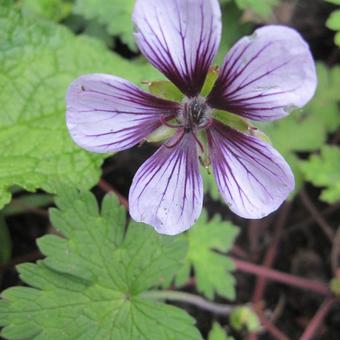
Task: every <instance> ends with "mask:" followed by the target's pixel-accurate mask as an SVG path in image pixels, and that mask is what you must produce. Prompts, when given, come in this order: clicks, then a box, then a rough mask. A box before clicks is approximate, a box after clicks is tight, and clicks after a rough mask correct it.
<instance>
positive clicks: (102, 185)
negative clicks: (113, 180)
mask: <svg viewBox="0 0 340 340" xmlns="http://www.w3.org/2000/svg"><path fill="white" fill-rule="evenodd" d="M98 186H99V188H100V189H102V190H103V191H104V192H113V193H114V194H115V195H116V196H117V197H118V199H119V202H120V204H121V205H123V206H124V207H125V208H126V209H129V202H128V200H127V199H126V198H125V197H124V196H123V195H122V194H120V193H119V192H118V191H117V190H115V189H114V188H113V187H112V186H111V185H110V184H109V183H108V182H106V181H105V180H104V179H101V180H100V181H99V183H98Z"/></svg>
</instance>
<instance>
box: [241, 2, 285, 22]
mask: <svg viewBox="0 0 340 340" xmlns="http://www.w3.org/2000/svg"><path fill="white" fill-rule="evenodd" d="M235 2H236V4H237V6H238V7H239V8H241V9H250V10H252V11H253V12H254V13H256V14H258V15H259V16H261V17H264V18H267V17H269V16H270V14H271V13H272V10H273V7H274V6H276V5H277V4H278V3H279V0H261V1H259V0H235Z"/></svg>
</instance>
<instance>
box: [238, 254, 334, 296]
mask: <svg viewBox="0 0 340 340" xmlns="http://www.w3.org/2000/svg"><path fill="white" fill-rule="evenodd" d="M232 260H233V261H234V263H235V265H236V269H237V270H239V271H242V272H244V273H248V274H253V275H257V276H263V277H266V278H268V279H270V280H273V281H277V282H280V283H283V284H286V285H289V286H292V287H296V288H300V289H303V290H310V291H313V292H315V293H318V294H321V295H329V294H330V290H329V287H328V286H327V285H326V284H324V283H321V282H316V281H311V280H308V279H305V278H303V277H299V276H295V275H291V274H287V273H283V272H280V271H278V270H274V269H269V268H265V267H263V266H259V265H256V264H254V263H250V262H246V261H243V260H239V259H236V258H232Z"/></svg>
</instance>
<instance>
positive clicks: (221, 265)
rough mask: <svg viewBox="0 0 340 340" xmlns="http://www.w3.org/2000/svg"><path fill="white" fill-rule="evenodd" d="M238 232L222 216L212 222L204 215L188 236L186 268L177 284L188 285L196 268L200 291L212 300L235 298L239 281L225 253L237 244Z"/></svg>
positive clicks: (184, 267) (183, 269) (182, 270)
mask: <svg viewBox="0 0 340 340" xmlns="http://www.w3.org/2000/svg"><path fill="white" fill-rule="evenodd" d="M238 232H239V230H238V228H237V227H235V226H234V225H232V224H231V223H230V222H223V221H222V220H221V218H220V217H219V216H215V217H214V218H213V219H212V220H210V221H208V219H207V214H206V213H204V212H203V213H202V215H201V217H200V218H199V220H198V221H197V223H196V224H195V226H194V227H193V228H191V229H190V230H189V231H188V232H187V233H186V235H185V237H186V238H187V239H188V242H189V250H188V253H187V256H186V258H185V262H184V265H183V266H182V268H181V269H180V270H179V271H178V272H177V275H176V280H175V281H176V285H178V286H180V285H183V284H184V283H186V282H187V281H188V279H189V276H190V270H191V268H193V270H194V272H195V279H196V287H197V289H198V291H199V292H201V293H202V294H204V295H205V296H206V297H208V298H209V299H213V298H214V295H215V294H219V295H221V296H224V297H226V298H228V299H234V298H235V287H234V285H235V279H234V277H233V275H232V274H231V271H233V270H234V263H233V262H232V260H230V259H229V258H228V257H226V255H225V253H226V252H227V251H228V250H229V249H230V248H231V246H232V245H233V243H234V241H235V238H236V236H237V235H238Z"/></svg>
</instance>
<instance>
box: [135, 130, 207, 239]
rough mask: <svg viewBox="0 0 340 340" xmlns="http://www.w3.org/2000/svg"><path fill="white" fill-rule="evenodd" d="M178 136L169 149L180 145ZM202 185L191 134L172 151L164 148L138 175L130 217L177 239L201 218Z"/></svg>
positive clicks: (178, 135) (169, 142)
mask: <svg viewBox="0 0 340 340" xmlns="http://www.w3.org/2000/svg"><path fill="white" fill-rule="evenodd" d="M179 138H181V132H177V134H176V135H175V136H173V137H172V138H171V139H170V140H169V141H168V143H167V144H168V145H169V146H170V145H174V144H177V143H176V141H179ZM202 204H203V184H202V178H201V175H200V173H199V163H198V156H197V146H196V142H195V140H194V138H193V136H192V135H191V134H186V135H184V137H183V139H182V140H181V141H180V142H179V143H178V144H177V145H176V146H173V147H171V148H170V147H166V146H164V145H163V146H162V147H160V148H159V149H158V151H157V152H156V153H155V154H154V155H153V156H152V157H151V158H149V159H148V160H147V161H146V162H145V163H144V164H143V165H142V166H141V168H140V169H139V170H138V171H137V173H136V175H135V178H134V179H133V182H132V186H131V188H130V193H129V205H130V209H129V210H130V214H131V216H132V218H133V219H134V220H136V221H138V222H144V223H146V224H150V225H152V226H153V227H154V228H155V229H156V231H157V232H159V233H161V234H167V235H176V234H179V233H181V232H183V231H184V230H187V229H189V228H190V227H191V226H192V225H193V224H194V223H195V221H196V219H197V218H198V217H199V215H200V213H201V210H202Z"/></svg>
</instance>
